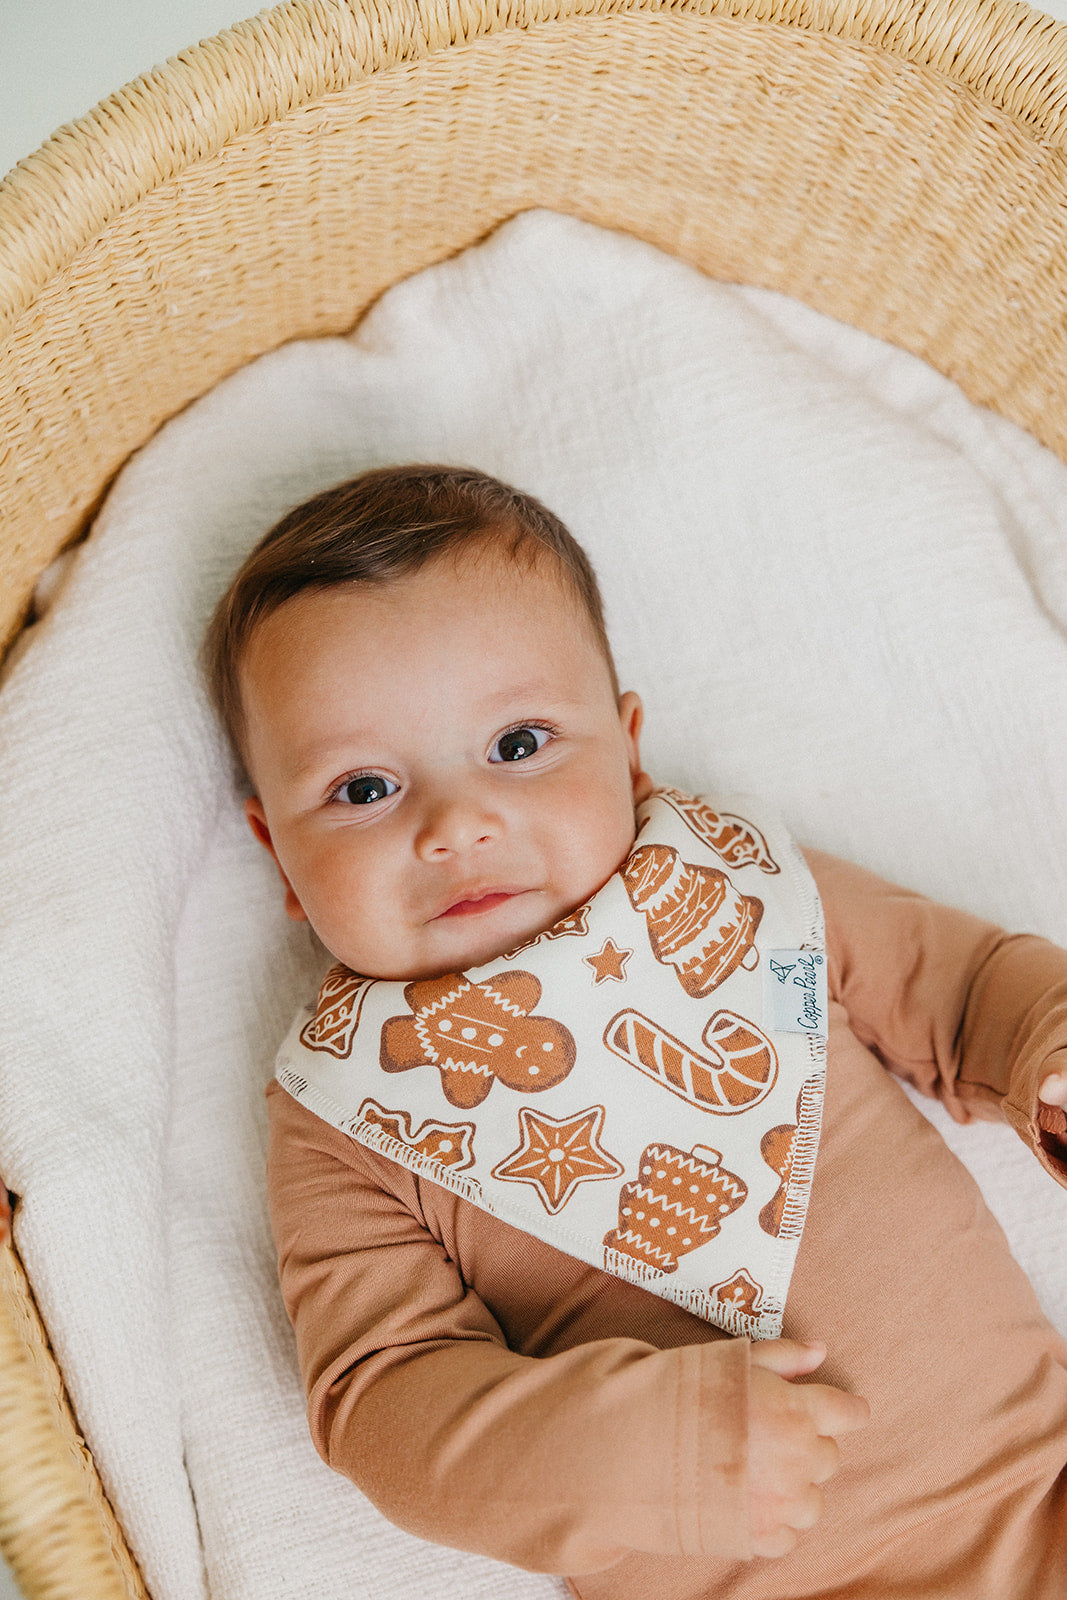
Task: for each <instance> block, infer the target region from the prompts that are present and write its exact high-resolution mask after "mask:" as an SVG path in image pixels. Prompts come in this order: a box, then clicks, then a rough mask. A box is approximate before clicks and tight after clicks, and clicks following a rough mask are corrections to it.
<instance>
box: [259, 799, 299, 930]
mask: <svg viewBox="0 0 1067 1600" xmlns="http://www.w3.org/2000/svg"><path fill="white" fill-rule="evenodd" d="M245 816H246V817H247V818H248V826H249V827H250V828H251V830H252V832H253V833H254V834H255V836H256V838H257V839H258V840H259V842H260V844H261V845H262V846H263V848H264V850H266V852H267V854H268V855H269V856H270V858H271V860H272V861H273V862H274V865H275V866H276V867H277V869H278V876H279V877H280V878H281V880H282V882H283V883H284V885H285V914H286V916H287V917H288V918H289V920H290V922H306V921H307V919H308V917H307V912H306V911H305V910H304V908H303V906H302V905H301V904H300V901H299V900H298V899H297V897H296V892H295V890H294V889H293V886H292V884H291V883H290V882H289V879H288V878H287V877H286V875H285V871H284V869H283V867H282V864H281V862H280V861H279V860H278V852H277V850H275V848H274V841H273V839H272V838H271V836H270V828H269V826H268V824H267V813H266V812H265V811H264V809H263V802H262V801H261V800H260V798H259V796H258V795H255V794H254V795H252V797H251V799H249V800H246V801H245Z"/></svg>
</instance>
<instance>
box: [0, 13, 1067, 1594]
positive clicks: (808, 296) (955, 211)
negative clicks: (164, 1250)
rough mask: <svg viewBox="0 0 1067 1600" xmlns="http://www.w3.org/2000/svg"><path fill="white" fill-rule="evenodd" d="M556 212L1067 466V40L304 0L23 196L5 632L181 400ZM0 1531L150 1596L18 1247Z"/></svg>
mask: <svg viewBox="0 0 1067 1600" xmlns="http://www.w3.org/2000/svg"><path fill="white" fill-rule="evenodd" d="M533 206H547V207H550V208H552V209H555V210H559V211H567V212H570V213H572V214H574V215H576V216H579V217H582V218H585V219H586V220H588V221H590V222H594V223H600V224H603V225H606V226H609V227H613V228H619V229H623V230H625V231H627V232H629V233H632V234H635V235H638V236H639V237H641V238H643V239H647V240H649V241H650V242H651V243H653V244H655V245H658V246H660V247H661V248H662V249H664V250H667V251H670V252H672V253H673V254H675V255H677V256H680V257H682V258H683V259H685V260H686V261H689V262H691V263H693V264H694V265H696V266H697V267H699V268H701V269H702V270H703V271H705V272H707V273H709V274H710V275H712V276H713V277H717V278H723V279H730V280H739V281H743V282H746V283H756V284H763V285H767V286H769V287H772V288H775V289H780V290H783V291H785V292H786V293H788V294H791V295H794V296H796V297H797V298H799V299H801V300H804V301H806V302H807V303H808V304H809V305H812V306H815V307H816V308H818V309H819V310H821V311H824V312H828V313H829V314H830V315H832V316H834V317H837V318H840V319H841V320H843V321H846V322H850V323H853V324H854V325H856V326H857V327H860V328H864V329H866V330H868V331H869V332H871V333H874V334H878V335H880V336H881V337H882V338H885V339H888V340H891V341H892V342H893V343H895V344H898V345H901V346H903V347H904V348H906V349H908V350H911V351H913V352H915V353H916V354H918V355H920V356H923V357H925V358H926V360H928V361H929V362H931V363H932V364H933V365H934V366H936V367H938V368H940V370H941V371H942V372H944V373H946V374H948V375H949V376H950V377H952V378H954V379H955V380H956V382H957V383H959V384H960V386H961V387H962V388H963V390H964V391H965V392H966V393H967V394H968V395H969V396H970V397H971V398H972V399H974V400H977V401H980V402H982V403H985V404H988V405H991V406H993V407H994V408H996V409H997V410H998V411H1000V412H1002V413H1003V414H1004V415H1005V416H1008V417H1010V418H1012V419H1013V420H1015V421H1016V422H1018V423H1021V424H1022V425H1023V426H1024V427H1027V428H1029V429H1030V430H1031V431H1032V432H1033V433H1034V434H1036V435H1037V437H1038V438H1039V439H1041V440H1042V441H1043V442H1044V443H1045V444H1048V445H1050V446H1051V447H1052V448H1053V449H1054V450H1056V451H1057V452H1058V453H1059V454H1060V455H1061V456H1063V457H1065V459H1067V380H1065V378H1064V374H1067V329H1065V319H1064V315H1063V295H1064V289H1065V287H1067V253H1065V252H1067V229H1065V228H1064V220H1065V219H1067V29H1065V28H1062V27H1060V25H1059V24H1057V23H1055V22H1052V21H1051V20H1050V19H1049V18H1047V17H1044V16H1042V15H1040V14H1039V13H1037V12H1034V11H1031V10H1029V9H1028V8H1027V7H1026V6H1025V5H1021V4H1012V3H1005V4H1001V3H998V0H930V3H928V4H923V3H921V0H917V3H909V0H865V3H863V4H860V3H846V0H841V3H840V4H833V3H831V0H692V3H687V0H675V3H670V0H513V3H504V0H485V3H484V5H482V6H479V5H477V4H476V3H475V0H439V3H434V0H290V3H289V4H286V5H280V6H277V7H276V8H274V9H273V10H270V11H267V12H264V13H263V14H261V15H260V16H258V17H256V18H254V19H253V20H251V21H249V22H245V23H241V24H239V25H238V26H237V27H235V28H233V29H232V30H230V31H228V32H227V33H225V34H223V35H221V36H220V37H219V38H217V39H214V40H211V41H209V42H207V43H206V44H203V45H201V46H199V47H198V48H196V49H194V50H190V51H187V52H186V53H185V54H183V55H181V56H179V57H178V58H177V59H176V60H175V61H173V62H171V63H170V64H169V65H168V66H167V67H165V68H163V69H161V70H160V71H158V72H154V73H152V74H150V75H149V76H147V77H145V78H143V79H139V80H138V81H137V82H136V83H134V84H132V85H130V86H129V87H128V88H127V89H124V90H122V91H121V92H119V93H118V94H116V95H114V96H112V97H111V98H110V99H109V100H107V101H105V102H104V103H103V104H102V105H100V106H99V107H98V108H97V109H96V110H95V111H93V112H91V113H90V114H89V115H88V116H87V117H84V118H82V119H81V120H80V121H79V122H77V123H73V124H71V125H70V126H69V127H67V128H65V129H63V130H61V131H60V132H59V133H58V134H57V135H56V136H55V138H53V139H52V140H50V141H49V143H48V144H47V145H45V146H44V148H43V149H42V150H40V151H39V152H38V153H37V154H36V155H34V156H32V157H30V158H29V159H28V160H27V161H24V162H23V163H21V165H20V166H19V167H17V168H16V169H15V170H14V172H13V173H12V174H11V175H10V176H9V178H8V179H7V180H6V182H5V183H4V184H2V185H0V441H2V443H0V486H2V489H0V492H2V501H0V503H2V504H3V507H4V524H3V531H2V536H0V642H3V641H7V640H10V638H11V637H12V636H13V634H14V633H15V631H16V630H17V628H18V627H19V625H20V623H21V622H22V620H23V619H24V617H25V616H26V614H27V608H28V606H29V602H30V595H31V591H32V588H33V585H34V582H35V579H36V577H37V575H38V573H39V572H40V571H41V569H42V568H43V567H44V566H45V565H46V564H47V563H48V561H49V560H50V559H51V558H52V557H53V556H54V555H55V554H56V552H57V551H58V550H59V549H61V548H62V547H63V546H64V545H65V544H68V543H69V542H70V541H72V540H74V539H76V538H77V537H78V536H79V535H81V534H82V533H83V532H84V530H85V527H86V524H87V521H88V519H89V518H90V516H91V514H92V512H93V510H94V509H95V507H96V506H97V505H98V504H99V501H100V498H101V496H102V495H103V493H104V492H105V490H106V488H107V485H108V483H109V482H110V480H111V478H112V477H113V475H114V473H115V472H116V470H117V469H118V468H119V467H120V466H121V464H122V462H123V461H124V460H125V459H126V457H127V456H128V455H129V454H130V452H131V451H132V450H134V449H136V448H137V447H138V446H139V445H141V444H142V443H144V441H145V440H146V439H147V438H148V437H149V436H150V435H151V434H152V433H153V431H154V430H155V429H156V428H157V427H158V426H159V425H160V423H162V422H163V421H164V420H165V419H166V418H167V417H169V416H171V415H172V414H173V413H174V412H176V411H177V410H179V409H180V408H181V407H182V406H184V405H186V404H187V403H188V402H189V401H190V400H192V399H194V398H195V397H196V396H198V395H200V394H202V393H203V392H204V391H205V390H206V389H208V388H209V387H210V386H211V385H212V384H214V383H215V382H217V380H218V379H219V378H221V377H223V376H225V374H227V373H229V372H231V371H233V370H234V368H236V367H238V366H240V365H241V364H242V363H243V362H246V361H248V360H249V359H250V358H252V357H254V356H256V355H259V354H260V353H261V352H263V351H265V350H268V349H270V348H272V347H274V346H275V345H278V344H281V343H282V342H283V341H284V340H287V339H293V338H301V337H305V336H308V335H316V334H333V333H337V332H340V331H342V330H345V329H348V328H349V327H351V326H352V324H353V323H354V322H355V321H356V320H357V319H358V318H359V316H360V315H361V314H362V313H363V312H364V311H365V310H366V308H367V306H368V305H369V304H370V303H371V302H372V301H373V300H374V299H375V298H376V297H377V296H378V295H380V294H381V293H382V291H383V290H385V289H386V288H387V287H388V286H389V285H390V284H392V283H394V282H396V281H397V279H399V278H402V277H405V276H407V275H409V274H411V273H413V272H418V271H419V270H420V269H421V268H423V267H425V266H427V265H429V264H430V263H432V262H435V261H439V260H441V259H442V258H443V257H446V256H449V255H452V254H453V253H455V252H456V251H458V250H461V249H463V248H464V247H465V246H467V245H469V244H471V243H473V242H474V241H475V240H477V239H480V238H482V237H483V236H484V235H485V234H486V233H487V232H488V231H489V230H490V229H492V228H493V227H495V226H496V225H497V224H498V223H499V222H500V221H502V220H503V219H504V218H506V217H509V216H511V215H513V214H514V213H515V212H517V211H521V210H525V209H528V208H530V207H533ZM3 1155H4V1153H3V1151H2V1150H0V1172H2V1171H3ZM0 1545H2V1547H3V1550H4V1552H5V1554H6V1556H7V1558H8V1560H9V1561H10V1563H11V1565H12V1567H13V1568H14V1570H15V1573H16V1575H17V1577H18V1579H19V1581H20V1583H21V1584H22V1586H23V1588H24V1590H25V1592H26V1594H27V1595H28V1596H30V1597H31V1600H45V1597H48V1600H97V1597H99V1600H104V1597H108V1600H111V1597H119V1596H143V1595H144V1594H145V1593H146V1591H145V1589H144V1586H143V1583H142V1581H141V1579H140V1576H139V1574H138V1572H137V1568H136V1565H135V1563H134V1562H133V1560H132V1559H131V1558H130V1556H129V1554H128V1552H127V1551H126V1549H125V1547H124V1545H123V1542H122V1536H121V1533H120V1531H119V1529H118V1526H117V1524H116V1523H115V1520H114V1517H113V1515H112V1513H111V1510H110V1507H109V1506H108V1503H107V1500H106V1497H105V1496H104V1493H103V1491H102V1489H101V1487H100V1483H99V1480H98V1478H97V1477H96V1473H95V1470H94V1468H93V1463H92V1458H91V1456H90V1455H89V1454H88V1451H87V1450H86V1449H85V1447H84V1445H83V1443H82V1441H81V1439H80V1437H79V1435H78V1433H77V1428H76V1424H75V1422H74V1421H73V1420H72V1418H71V1416H70V1411H69V1407H68V1406H67V1405H66V1402H65V1400H64V1397H63V1391H62V1384H61V1381H60V1379H59V1376H58V1374H57V1373H56V1370H55V1366H54V1363H53V1362H52V1359H51V1356H50V1354H49V1351H48V1346H47V1338H46V1335H45V1333H44V1330H43V1328H42V1327H41V1324H40V1321H39V1319H38V1318H37V1316H36V1313H35V1310H34V1307H33V1302H32V1296H31V1294H30V1291H29V1288H28V1285H27V1281H26V1278H25V1276H24V1274H23V1272H22V1269H21V1267H20V1265H19V1263H18V1260H17V1258H16V1256H15V1254H14V1252H13V1251H12V1249H11V1248H10V1247H4V1248H2V1249H0Z"/></svg>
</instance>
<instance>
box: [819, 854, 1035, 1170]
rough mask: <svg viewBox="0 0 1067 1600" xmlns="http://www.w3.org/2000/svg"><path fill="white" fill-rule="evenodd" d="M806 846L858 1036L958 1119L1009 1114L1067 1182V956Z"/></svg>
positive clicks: (833, 968)
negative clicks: (1066, 1107) (1065, 1109)
mask: <svg viewBox="0 0 1067 1600" xmlns="http://www.w3.org/2000/svg"><path fill="white" fill-rule="evenodd" d="M805 853H806V855H807V858H808V861H809V864H810V865H811V868H812V871H813V872H814V874H815V878H816V882H817V884H818V886H819V891H820V894H821V895H822V899H823V906H824V909H825V912H826V925H827V945H828V950H829V958H830V986H831V993H832V995H833V996H836V998H837V999H839V1000H840V1001H841V1003H842V1004H843V1005H844V1007H845V1009H846V1010H847V1012H848V1014H849V1021H850V1023H851V1025H852V1028H853V1031H854V1032H855V1033H856V1034H857V1035H858V1036H859V1038H860V1039H861V1040H862V1041H863V1043H864V1044H866V1045H868V1046H869V1047H870V1048H871V1049H872V1050H873V1051H874V1052H875V1054H876V1055H878V1056H879V1058H880V1059H881V1060H882V1061H883V1062H884V1063H885V1064H886V1065H887V1066H888V1067H889V1068H890V1069H891V1070H892V1071H893V1072H895V1073H896V1074H897V1075H898V1076H899V1077H902V1078H904V1079H906V1080H907V1081H908V1082H909V1083H911V1084H913V1085H914V1086H915V1087H916V1088H918V1089H920V1090H922V1092H923V1093H924V1094H929V1095H933V1096H935V1097H936V1098H938V1099H939V1100H941V1102H942V1103H943V1104H944V1105H945V1106H946V1107H947V1109H948V1110H949V1111H950V1112H951V1114H952V1115H953V1116H954V1117H955V1118H956V1119H957V1121H960V1122H967V1121H969V1120H970V1119H971V1117H973V1116H978V1117H984V1118H990V1117H991V1118H998V1119H1006V1120H1007V1121H1008V1122H1010V1123H1011V1125H1012V1126H1013V1127H1014V1128H1015V1130H1016V1132H1017V1133H1018V1134H1019V1135H1020V1136H1021V1137H1022V1138H1023V1139H1024V1140H1025V1141H1026V1142H1027V1143H1028V1144H1029V1145H1030V1146H1031V1147H1032V1148H1033V1149H1034V1151H1035V1153H1036V1154H1037V1155H1038V1157H1039V1159H1040V1160H1041V1162H1042V1164H1043V1165H1044V1166H1045V1167H1046V1169H1047V1170H1048V1171H1049V1172H1050V1173H1051V1174H1052V1175H1053V1176H1054V1177H1056V1178H1057V1179H1058V1180H1059V1181H1060V1182H1061V1183H1067V1142H1065V1139H1067V1118H1065V1117H1064V1115H1063V1112H1062V1111H1061V1110H1060V1109H1059V1107H1060V1106H1061V1104H1062V1103H1063V1100H1064V1099H1067V1092H1065V1090H1067V951H1064V950H1061V949H1060V948H1059V947H1058V946H1057V945H1054V944H1051V943H1050V942H1049V941H1048V940H1047V939H1041V938H1037V937H1035V936H1033V935H1029V934H1009V933H1006V932H1004V930H1003V929H1001V928H998V927H997V926H996V925H995V924H994V923H990V922H984V921H982V920H981V919H980V918H978V917H974V916H971V915H969V914H968V913H967V912H963V911H957V910H953V909H952V908H950V907H948V906H944V905H939V904H938V903H937V902H936V901H933V900H928V899H926V898H925V897H923V896H922V895H919V894H916V893H914V892H913V891H911V890H908V889H901V888H897V887H896V886H895V885H893V884H890V883H887V882H885V881H884V880H883V879H881V878H878V877H876V876H875V875H874V874H873V873H869V872H866V871H864V870H863V869H862V868H860V867H856V866H853V865H851V864H850V863H848V862H845V861H840V860H838V859H837V858H836V857H833V856H828V855H824V854H823V853H822V852H821V851H815V850H811V851H806V852H805Z"/></svg>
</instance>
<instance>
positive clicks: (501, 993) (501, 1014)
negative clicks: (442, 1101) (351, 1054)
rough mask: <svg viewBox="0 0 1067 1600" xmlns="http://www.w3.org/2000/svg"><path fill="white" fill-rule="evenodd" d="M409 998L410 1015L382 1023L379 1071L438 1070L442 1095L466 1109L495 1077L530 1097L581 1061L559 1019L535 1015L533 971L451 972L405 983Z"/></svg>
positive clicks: (478, 1099) (536, 988) (478, 1101)
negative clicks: (474, 978) (475, 979)
mask: <svg viewBox="0 0 1067 1600" xmlns="http://www.w3.org/2000/svg"><path fill="white" fill-rule="evenodd" d="M404 999H405V1001H406V1002H407V1004H408V1005H409V1006H410V1007H411V1013H410V1014H409V1015H408V1016H402V1017H390V1018H389V1019H388V1020H387V1021H386V1022H385V1023H384V1024H383V1026H382V1036H381V1047H380V1051H379V1062H380V1064H381V1067H382V1070H383V1071H384V1072H409V1071H410V1070H411V1069H412V1068H413V1067H421V1066H426V1065H427V1064H430V1065H432V1066H435V1067H437V1068H438V1070H439V1071H440V1074H441V1088H442V1089H443V1090H444V1094H445V1098H446V1099H447V1100H448V1101H449V1102H450V1103H451V1104H452V1105H454V1106H459V1107H461V1108H462V1109H463V1110H470V1109H471V1108H472V1107H473V1106H476V1105H480V1104H481V1102H482V1101H483V1100H484V1099H485V1097H486V1095H487V1094H488V1093H489V1091H490V1089H492V1087H493V1083H494V1082H495V1081H497V1080H499V1081H500V1082H501V1083H502V1084H504V1085H505V1087H506V1088H508V1089H515V1090H518V1091H521V1092H523V1093H525V1094H530V1093H535V1094H536V1093H540V1091H541V1090H543V1089H551V1088H553V1087H554V1086H555V1085H556V1084H557V1083H562V1081H563V1079H564V1078H565V1077H566V1076H567V1075H568V1073H569V1072H570V1071H571V1069H572V1067H573V1066H574V1063H575V1060H576V1059H577V1047H576V1045H575V1042H574V1035H573V1034H572V1033H571V1032H570V1030H569V1029H568V1028H565V1027H564V1026H563V1023H562V1022H557V1021H556V1019H555V1018H554V1017H537V1016H533V1015H531V1013H532V1012H533V1010H534V1008H535V1007H536V1005H537V1004H538V1002H539V1000H540V999H541V985H540V983H539V981H538V980H537V978H535V977H534V975H533V973H532V972H521V971H520V972H501V973H497V974H495V975H494V976H493V977H491V978H483V979H482V980H481V982H480V983H472V982H471V980H470V979H469V978H468V977H466V976H465V975H464V974H463V973H462V972H452V973H446V974H445V975H444V977H441V978H424V979H419V980H418V981H416V982H415V983H409V984H407V986H406V987H405V989H404Z"/></svg>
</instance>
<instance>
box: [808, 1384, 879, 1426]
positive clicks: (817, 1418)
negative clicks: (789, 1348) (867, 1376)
mask: <svg viewBox="0 0 1067 1600" xmlns="http://www.w3.org/2000/svg"><path fill="white" fill-rule="evenodd" d="M797 1393H798V1394H802V1395H803V1396H804V1400H805V1402H806V1403H807V1405H808V1407H809V1415H810V1417H811V1420H812V1421H813V1423H814V1424H815V1429H816V1432H817V1433H819V1434H820V1435H821V1437H822V1438H824V1439H840V1438H842V1437H843V1436H844V1435H845V1434H846V1433H855V1432H856V1430H857V1429H858V1428H865V1427H866V1426H867V1424H868V1422H870V1420H871V1408H870V1406H869V1405H868V1403H867V1401H866V1400H864V1398H863V1396H862V1395H858V1394H846V1392H845V1390H844V1389H831V1388H829V1387H828V1386H827V1385H826V1384H822V1383H806V1384H804V1385H803V1386H802V1387H801V1388H800V1389H798V1390H797Z"/></svg>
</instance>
